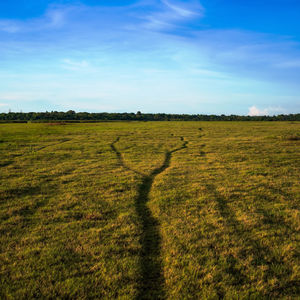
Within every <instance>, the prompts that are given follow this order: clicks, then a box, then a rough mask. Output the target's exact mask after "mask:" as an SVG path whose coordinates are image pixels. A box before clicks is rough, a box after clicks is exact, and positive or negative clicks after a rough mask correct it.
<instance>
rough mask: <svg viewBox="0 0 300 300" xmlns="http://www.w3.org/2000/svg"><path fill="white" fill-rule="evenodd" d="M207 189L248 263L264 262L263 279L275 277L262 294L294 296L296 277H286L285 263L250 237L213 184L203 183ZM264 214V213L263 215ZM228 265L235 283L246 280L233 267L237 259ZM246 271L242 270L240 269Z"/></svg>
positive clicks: (297, 286)
mask: <svg viewBox="0 0 300 300" xmlns="http://www.w3.org/2000/svg"><path fill="white" fill-rule="evenodd" d="M206 187H207V190H208V191H209V192H210V193H211V194H212V195H213V196H214V199H215V200H216V202H217V208H218V211H219V213H220V215H221V216H222V218H223V220H224V222H225V224H226V226H227V227H229V228H231V229H232V234H233V235H235V237H236V238H237V240H239V242H240V243H242V244H243V245H244V246H245V248H246V249H247V250H246V251H245V252H244V253H242V255H243V256H249V257H250V256H252V257H253V262H252V265H254V266H255V267H260V266H263V265H265V266H267V267H268V269H267V271H266V273H265V276H264V277H265V281H266V283H267V282H268V280H271V279H273V278H277V279H278V284H277V285H276V286H274V287H270V288H266V289H265V290H264V291H263V295H262V296H266V297H268V298H269V297H270V298H274V297H283V296H294V295H296V294H298V293H299V292H300V289H299V287H300V281H299V280H289V279H288V278H289V277H290V275H291V272H292V270H291V269H290V268H289V266H288V265H287V264H285V263H284V262H283V261H282V260H281V259H280V258H278V257H276V255H275V254H274V252H273V251H272V250H271V249H269V248H268V247H266V246H265V245H263V244H262V242H261V241H260V240H259V239H256V238H254V237H253V234H252V233H251V232H249V230H248V229H247V228H246V227H245V226H244V225H243V224H242V223H241V222H240V221H239V220H238V219H237V218H236V216H235V213H234V211H232V209H230V207H229V206H228V204H227V201H226V199H225V198H224V197H223V196H222V195H221V194H220V193H219V192H218V191H217V190H216V187H215V186H214V185H212V184H209V185H206ZM265 217H266V216H265ZM230 265H231V266H230V268H229V269H227V271H229V273H230V274H231V275H232V276H233V277H234V278H235V282H236V284H239V285H243V284H246V282H245V281H246V280H249V279H248V278H247V276H246V274H245V275H244V274H243V273H245V272H243V273H242V272H241V271H240V270H238V268H237V260H234V261H233V260H232V261H231V264H230ZM244 271H246V270H244Z"/></svg>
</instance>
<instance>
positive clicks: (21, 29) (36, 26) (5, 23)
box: [0, 5, 78, 33]
mask: <svg viewBox="0 0 300 300" xmlns="http://www.w3.org/2000/svg"><path fill="white" fill-rule="evenodd" d="M74 7H76V6H67V5H64V6H62V5H61V6H50V7H49V8H48V9H47V10H46V12H45V13H44V14H43V15H42V16H40V17H38V18H32V19H28V20H22V21H21V20H14V19H10V20H0V32H1V31H4V32H7V33H25V32H27V33H28V32H37V31H44V30H47V29H57V28H60V27H62V26H63V25H64V24H65V23H66V21H67V17H68V16H69V15H70V13H71V12H72V10H73V9H74ZM77 7H78V6H77Z"/></svg>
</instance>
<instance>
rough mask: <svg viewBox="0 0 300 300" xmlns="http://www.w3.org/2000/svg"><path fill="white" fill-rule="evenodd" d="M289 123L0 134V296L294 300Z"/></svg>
mask: <svg viewBox="0 0 300 300" xmlns="http://www.w3.org/2000/svg"><path fill="white" fill-rule="evenodd" d="M299 129H300V123H299V122H131V123H126V122H113V123H97V124H68V125H49V124H1V125H0V158H1V159H0V280H1V283H0V285H1V288H0V298H1V299H29V298H46V299H47V298H48V299H50V298H64V299H70V298H71V299H91V298H98V299H99V298H102V299H112V298H117V299H118V298H119V299H134V298H135V299H220V298H225V299H270V298H279V299H298V298H299V297H300V288H299V287H300V262H299V260H300V249H299V248H300V234H299V232H300V214H299V200H300V187H299V174H300V172H299V171H300V170H299V167H300V155H299V146H300V140H299V138H298V137H299Z"/></svg>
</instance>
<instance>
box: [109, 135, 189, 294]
mask: <svg viewBox="0 0 300 300" xmlns="http://www.w3.org/2000/svg"><path fill="white" fill-rule="evenodd" d="M180 139H181V141H182V142H183V144H182V145H181V147H179V148H176V149H173V150H170V151H167V152H166V153H165V159H164V162H163V164H162V165H161V166H160V167H158V168H156V169H154V170H153V171H152V172H151V173H150V174H149V175H145V174H142V173H140V172H138V171H136V170H134V169H132V168H130V167H128V166H127V165H126V163H125V161H124V159H123V156H122V153H121V152H119V151H118V149H117V148H116V146H115V144H116V143H117V142H118V141H119V140H120V138H119V137H118V138H117V139H116V140H115V141H114V142H113V143H112V144H111V148H112V150H113V151H114V152H115V153H116V155H117V157H118V160H119V162H120V164H121V165H122V166H123V167H124V168H125V169H127V170H131V171H133V172H135V173H136V174H138V175H140V176H142V183H141V184H140V186H139V189H138V196H137V197H136V200H135V207H136V212H137V215H138V217H139V219H140V224H141V227H142V235H141V238H140V243H141V245H142V250H141V257H140V268H141V280H140V282H139V290H138V295H137V298H136V299H164V298H165V294H164V289H163V284H164V276H163V270H162V261H161V253H160V252H161V236H160V233H159V222H158V220H157V219H155V218H154V217H153V215H152V213H151V210H150V209H149V208H148V206H147V202H148V201H149V194H150V191H151V188H152V185H153V182H154V180H155V177H156V176H157V175H159V174H161V173H162V172H164V171H165V170H166V169H167V168H168V167H169V166H170V163H171V158H172V154H173V153H175V152H177V151H180V150H182V149H185V148H187V144H188V141H185V140H184V138H183V137H181V138H180Z"/></svg>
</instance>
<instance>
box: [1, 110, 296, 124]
mask: <svg viewBox="0 0 300 300" xmlns="http://www.w3.org/2000/svg"><path fill="white" fill-rule="evenodd" d="M1 121H2V122H5V121H23V122H25V121H31V122H43V121H45V122H46V121H70V122H84V121H90V122H97V121H300V114H289V115H277V116H238V115H200V114H195V115H189V114H164V113H155V114H154V113H153V114H151V113H141V112H140V111H138V112H137V113H106V112H101V113H88V112H75V111H73V110H69V111H67V112H61V111H51V112H28V113H23V112H9V113H0V122H1Z"/></svg>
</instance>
